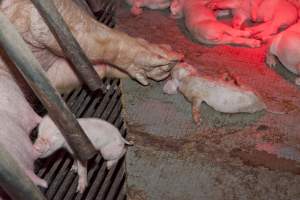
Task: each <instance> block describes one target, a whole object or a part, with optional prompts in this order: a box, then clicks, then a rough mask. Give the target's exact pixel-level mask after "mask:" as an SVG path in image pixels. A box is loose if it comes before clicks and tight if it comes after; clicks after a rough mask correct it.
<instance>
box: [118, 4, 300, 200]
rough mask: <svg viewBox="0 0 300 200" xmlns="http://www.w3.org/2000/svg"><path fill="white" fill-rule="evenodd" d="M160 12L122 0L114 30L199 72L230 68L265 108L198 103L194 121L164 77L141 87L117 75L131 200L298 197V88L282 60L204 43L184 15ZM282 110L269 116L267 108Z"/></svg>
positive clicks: (217, 72)
mask: <svg viewBox="0 0 300 200" xmlns="http://www.w3.org/2000/svg"><path fill="white" fill-rule="evenodd" d="M168 15H169V13H168V11H167V10H165V11H149V10H146V11H144V13H143V14H142V15H140V16H138V17H134V16H132V15H131V14H130V12H129V8H128V6H126V5H122V6H121V7H120V9H119V10H118V14H117V29H119V30H122V31H125V32H127V33H128V34H130V35H132V36H135V37H142V38H145V39H147V40H149V41H151V42H154V43H166V44H170V45H171V46H172V48H174V49H175V50H176V51H179V52H183V53H184V54H185V58H186V59H185V60H186V61H187V62H189V63H191V64H193V65H195V66H197V67H198V69H199V71H201V73H203V74H204V75H209V76H212V77H215V78H218V77H220V76H221V75H222V73H224V72H226V71H228V72H230V73H231V74H232V75H233V76H235V77H236V78H238V80H239V82H240V83H241V84H243V85H246V86H247V87H250V88H252V89H253V90H254V91H255V92H257V93H258V94H259V95H260V96H262V98H263V99H264V101H265V103H266V104H267V106H268V109H269V111H262V112H258V113H255V114H221V113H219V112H216V111H214V110H213V109H212V108H210V107H209V106H207V105H206V104H203V105H202V106H201V112H202V116H201V117H202V122H201V126H200V127H196V126H195V124H194V123H193V121H192V117H191V106H190V104H189V103H188V102H187V101H186V100H185V99H184V98H183V97H182V95H180V94H177V95H173V96H170V95H166V94H163V92H162V86H163V84H164V82H159V83H157V82H152V83H151V86H148V87H143V86H141V85H139V84H138V83H136V82H134V81H131V80H123V81H122V82H121V88H122V92H123V97H122V101H123V105H124V117H125V120H126V123H127V127H128V135H129V138H132V140H134V141H135V145H134V147H130V148H129V150H128V154H127V158H126V159H127V160H126V162H127V171H128V188H129V199H131V200H237V199H238V200H299V199H300V109H299V108H300V88H297V87H296V86H295V85H294V84H293V79H294V78H295V76H294V75H293V74H291V73H289V72H287V71H286V70H285V69H284V68H283V67H282V66H280V64H278V66H277V67H276V68H275V69H270V68H268V67H267V66H266V64H265V63H264V59H265V52H266V48H267V47H266V45H264V46H263V47H261V48H256V49H251V48H245V47H234V46H222V45H221V46H205V45H201V44H199V43H197V42H195V41H193V40H192V39H191V37H190V35H189V34H188V33H187V32H186V31H185V28H184V25H183V21H182V20H175V19H171V18H169V16H168ZM273 111H274V112H288V114H275V113H272V112H273Z"/></svg>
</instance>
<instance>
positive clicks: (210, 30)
mask: <svg viewBox="0 0 300 200" xmlns="http://www.w3.org/2000/svg"><path fill="white" fill-rule="evenodd" d="M207 2H208V1H207V0H200V1H199V0H173V1H172V4H171V6H170V10H171V13H172V16H174V17H177V18H180V17H183V16H184V19H185V25H186V27H187V29H188V30H189V32H190V33H191V34H192V35H193V37H194V38H195V39H196V40H198V41H199V42H201V43H204V44H211V45H217V44H236V45H244V46H249V47H253V48H255V47H259V46H260V41H259V40H256V39H251V38H248V37H250V35H251V32H250V31H244V30H237V29H234V28H232V27H230V26H228V25H226V24H224V23H222V22H219V21H218V20H217V17H216V15H215V13H214V12H213V11H212V10H211V9H209V8H208V7H207Z"/></svg>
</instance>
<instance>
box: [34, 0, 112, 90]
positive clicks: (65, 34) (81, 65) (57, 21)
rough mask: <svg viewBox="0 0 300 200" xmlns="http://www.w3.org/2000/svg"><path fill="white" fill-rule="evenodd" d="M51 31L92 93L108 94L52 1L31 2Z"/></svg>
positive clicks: (38, 0) (37, 0) (35, 0)
mask: <svg viewBox="0 0 300 200" xmlns="http://www.w3.org/2000/svg"><path fill="white" fill-rule="evenodd" d="M31 1H32V3H33V4H34V6H35V7H36V9H37V10H38V11H39V13H40V15H41V16H42V17H43V19H44V21H45V22H46V24H47V25H48V27H49V29H50V31H51V32H52V33H53V35H54V36H55V38H56V40H57V41H58V44H59V45H60V47H61V48H62V50H63V51H64V53H65V55H66V56H67V58H68V59H69V60H70V62H71V63H72V64H73V66H74V69H75V72H76V73H77V75H78V76H79V78H80V79H81V80H83V82H84V83H85V84H86V85H87V86H88V88H89V89H90V90H91V91H96V90H99V89H100V90H101V91H102V92H103V93H105V92H106V88H105V87H104V84H103V82H102V80H101V79H100V77H99V76H98V74H97V73H96V71H95V69H94V68H93V65H92V64H91V62H90V61H89V59H88V57H87V56H86V55H85V53H84V52H83V50H82V48H81V47H80V45H79V44H78V42H77V41H76V39H75V38H74V36H73V35H72V33H71V31H70V30H69V28H68V25H67V24H66V22H65V21H64V19H63V18H62V16H61V15H60V13H59V12H58V10H57V8H56V7H55V5H54V3H53V1H52V0H51V1H50V0H31Z"/></svg>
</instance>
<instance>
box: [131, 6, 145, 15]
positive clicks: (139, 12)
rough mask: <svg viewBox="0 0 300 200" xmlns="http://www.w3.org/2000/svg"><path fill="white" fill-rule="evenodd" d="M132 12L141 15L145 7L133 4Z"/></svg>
mask: <svg viewBox="0 0 300 200" xmlns="http://www.w3.org/2000/svg"><path fill="white" fill-rule="evenodd" d="M130 12H131V13H132V14H134V15H140V14H142V13H143V9H142V8H140V7H137V6H135V5H134V6H132V8H131V10H130Z"/></svg>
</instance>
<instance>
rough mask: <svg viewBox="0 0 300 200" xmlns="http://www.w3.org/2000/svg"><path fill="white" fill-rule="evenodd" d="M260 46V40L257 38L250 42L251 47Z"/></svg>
mask: <svg viewBox="0 0 300 200" xmlns="http://www.w3.org/2000/svg"><path fill="white" fill-rule="evenodd" d="M260 46H261V42H260V41H259V40H254V41H253V42H251V44H250V47H252V48H258V47H260Z"/></svg>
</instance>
